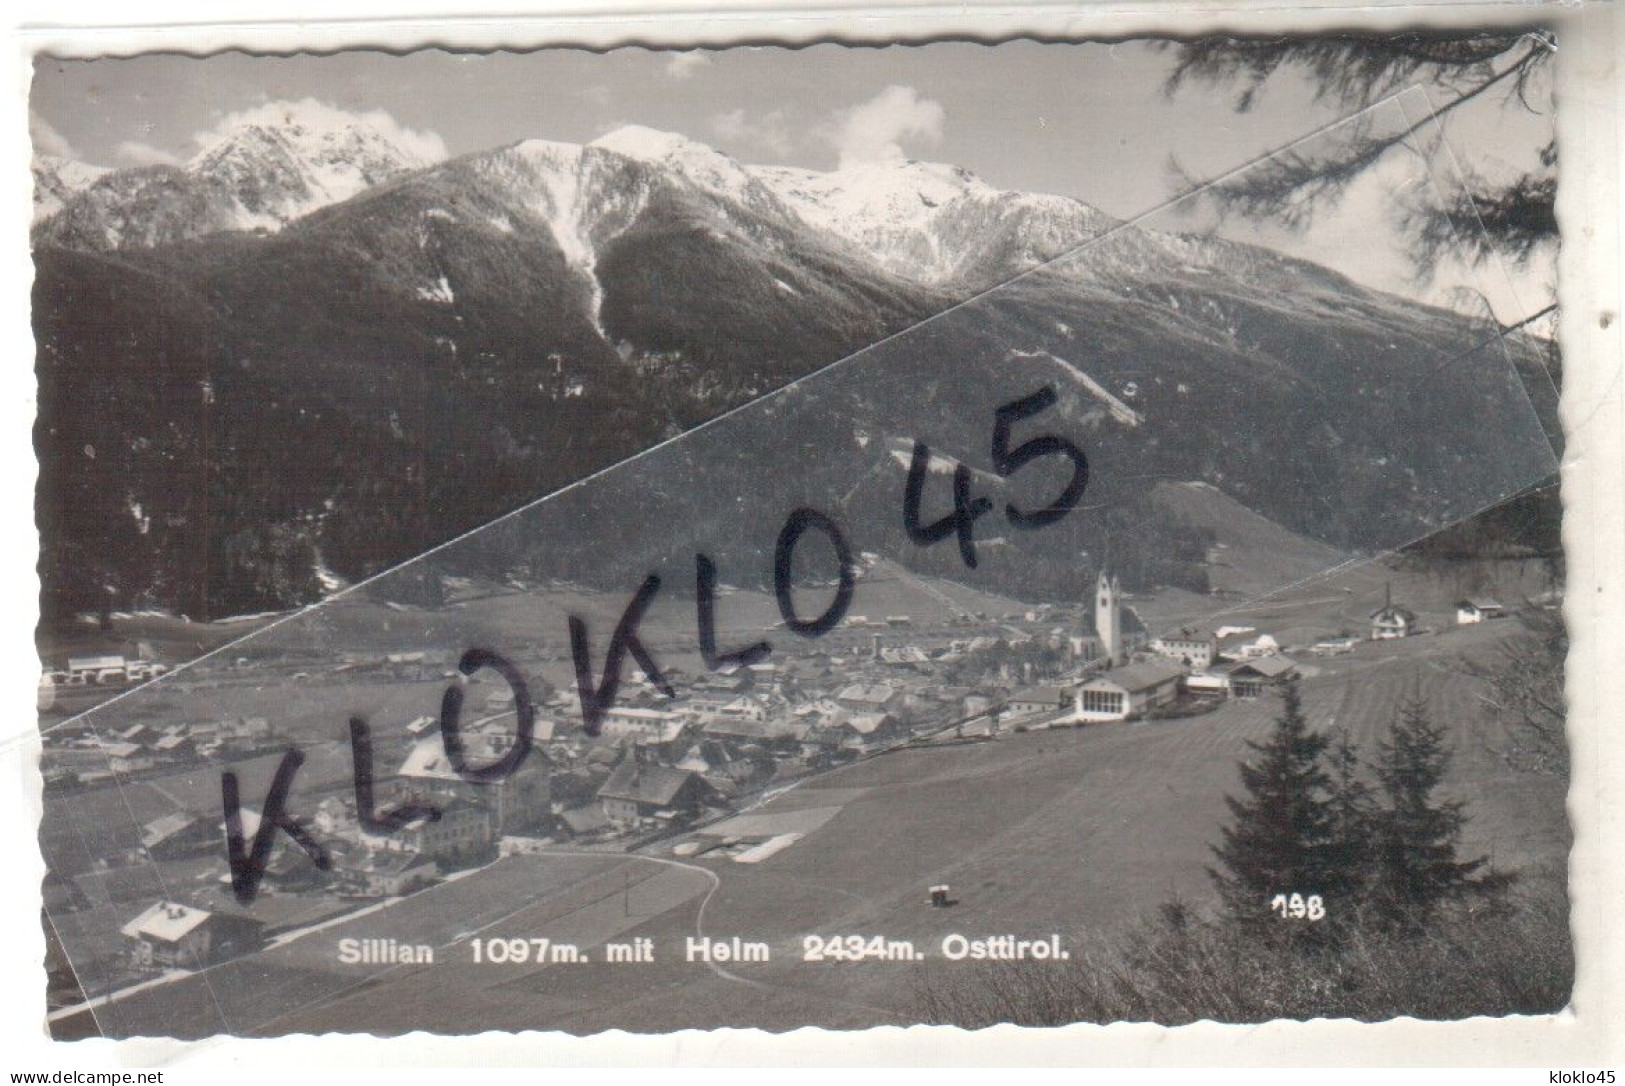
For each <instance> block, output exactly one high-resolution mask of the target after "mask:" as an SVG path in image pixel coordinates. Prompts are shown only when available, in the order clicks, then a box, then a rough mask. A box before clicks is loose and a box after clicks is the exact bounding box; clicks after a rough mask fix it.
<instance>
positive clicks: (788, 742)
mask: <svg viewBox="0 0 1625 1086" xmlns="http://www.w3.org/2000/svg"><path fill="white" fill-rule="evenodd" d="M701 731H702V733H703V734H704V735H705V736H706V737H707V738H708V739H715V740H722V741H724V742H727V743H730V744H732V745H734V746H743V745H745V744H747V743H754V744H756V745H758V746H762V747H766V748H768V749H769V750H784V751H786V752H792V751H794V750H795V748H796V745H797V743H798V742H799V740H800V736H801V734H802V733H803V732H805V731H806V725H798V724H792V723H790V722H789V721H783V720H771V721H770V720H749V719H740V718H736V717H735V718H730V717H715V718H713V719H711V720H708V721H706V722H705V724H704V726H703V728H702V729H701Z"/></svg>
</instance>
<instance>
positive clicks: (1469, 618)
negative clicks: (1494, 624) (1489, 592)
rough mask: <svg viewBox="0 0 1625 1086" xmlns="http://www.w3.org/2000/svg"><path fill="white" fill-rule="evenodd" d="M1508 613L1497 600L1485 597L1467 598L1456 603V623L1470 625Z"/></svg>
mask: <svg viewBox="0 0 1625 1086" xmlns="http://www.w3.org/2000/svg"><path fill="white" fill-rule="evenodd" d="M1506 613H1507V609H1506V608H1505V607H1503V606H1501V604H1500V602H1499V601H1497V600H1492V599H1488V598H1484V597H1480V598H1476V599H1465V600H1462V601H1460V602H1459V603H1457V604H1456V625H1458V626H1470V625H1472V624H1473V623H1476V622H1483V621H1484V620H1485V619H1489V618H1500V617H1502V616H1503V615H1505V614H1506Z"/></svg>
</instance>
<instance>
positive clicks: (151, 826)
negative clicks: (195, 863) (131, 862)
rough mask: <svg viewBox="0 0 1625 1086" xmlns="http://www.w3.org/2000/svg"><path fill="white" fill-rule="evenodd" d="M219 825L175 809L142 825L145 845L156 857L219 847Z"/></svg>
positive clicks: (174, 855) (169, 856) (177, 855)
mask: <svg viewBox="0 0 1625 1086" xmlns="http://www.w3.org/2000/svg"><path fill="white" fill-rule="evenodd" d="M220 842H221V836H220V833H219V831H218V830H217V829H216V828H215V824H214V823H213V822H211V821H209V820H208V819H207V818H204V817H203V816H201V815H196V814H189V813H187V812H185V811H174V812H172V813H170V814H166V815H163V816H161V817H159V818H155V819H153V820H152V821H151V822H148V823H147V824H146V825H144V826H142V827H141V847H142V848H143V849H145V850H146V852H147V855H148V856H150V857H152V858H153V859H154V860H173V859H177V858H179V857H182V856H194V855H197V854H198V853H200V852H208V851H209V850H210V849H213V848H217V847H219V845H220Z"/></svg>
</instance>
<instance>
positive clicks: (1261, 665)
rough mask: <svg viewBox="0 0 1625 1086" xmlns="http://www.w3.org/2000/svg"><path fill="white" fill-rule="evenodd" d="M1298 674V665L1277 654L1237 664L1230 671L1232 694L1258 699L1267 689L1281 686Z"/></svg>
mask: <svg viewBox="0 0 1625 1086" xmlns="http://www.w3.org/2000/svg"><path fill="white" fill-rule="evenodd" d="M1297 673H1298V665H1297V664H1296V663H1294V662H1293V661H1292V660H1291V659H1290V658H1288V657H1286V656H1282V655H1281V654H1280V653H1276V654H1275V655H1273V656H1260V657H1257V658H1256V659H1253V660H1247V661H1245V662H1244V663H1240V664H1237V665H1236V666H1235V667H1233V668H1231V669H1230V693H1231V695H1232V696H1234V697H1238V698H1256V697H1258V695H1260V694H1262V693H1263V692H1264V688H1265V687H1269V686H1279V685H1280V684H1281V683H1284V682H1286V681H1287V680H1288V679H1291V678H1292V677H1293V676H1295V675H1297Z"/></svg>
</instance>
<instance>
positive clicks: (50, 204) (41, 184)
mask: <svg viewBox="0 0 1625 1086" xmlns="http://www.w3.org/2000/svg"><path fill="white" fill-rule="evenodd" d="M107 173H108V170H107V168H106V167H105V166H92V165H91V164H90V163H88V162H79V161H77V160H75V159H71V158H61V157H58V156H57V155H46V154H37V155H35V156H34V221H35V222H39V221H40V220H41V219H44V218H47V217H48V216H51V215H54V214H56V212H57V211H58V210H60V209H61V207H62V205H63V204H65V203H67V202H68V201H69V200H71V199H73V198H74V197H75V196H77V195H78V194H79V193H81V192H83V191H84V190H85V189H87V188H89V187H90V186H91V185H93V184H94V183H95V182H96V180H97V179H98V178H100V177H103V176H105V175H106V174H107Z"/></svg>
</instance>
